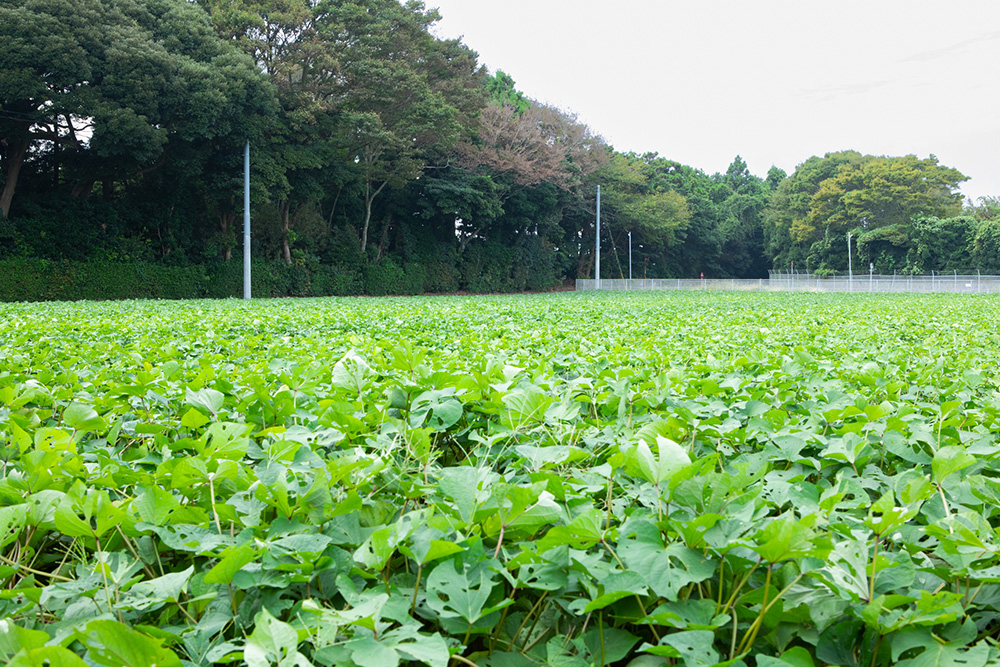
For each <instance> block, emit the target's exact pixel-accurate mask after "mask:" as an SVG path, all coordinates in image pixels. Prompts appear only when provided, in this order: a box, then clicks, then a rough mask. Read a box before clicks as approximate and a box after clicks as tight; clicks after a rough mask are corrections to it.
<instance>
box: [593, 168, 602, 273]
mask: <svg viewBox="0 0 1000 667" xmlns="http://www.w3.org/2000/svg"><path fill="white" fill-rule="evenodd" d="M594 236H595V238H596V242H597V262H596V264H597V266H596V268H595V269H594V278H595V279H596V281H597V282H596V283H595V284H596V286H597V289H601V186H600V185H598V186H597V233H595V234H594Z"/></svg>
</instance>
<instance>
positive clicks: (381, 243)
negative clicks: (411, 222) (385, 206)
mask: <svg viewBox="0 0 1000 667" xmlns="http://www.w3.org/2000/svg"><path fill="white" fill-rule="evenodd" d="M390 227H392V216H391V215H390V216H389V218H388V219H387V220H386V221H385V227H383V228H382V236H381V238H379V240H378V252H376V253H375V261H376V262H377V261H379V260H380V259H382V258H383V257H385V254H384V251H385V243H386V241H388V240H389V228H390Z"/></svg>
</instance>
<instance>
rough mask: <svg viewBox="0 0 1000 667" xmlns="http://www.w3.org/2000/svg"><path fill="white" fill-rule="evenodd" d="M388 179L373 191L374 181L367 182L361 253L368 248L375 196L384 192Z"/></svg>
mask: <svg viewBox="0 0 1000 667" xmlns="http://www.w3.org/2000/svg"><path fill="white" fill-rule="evenodd" d="M386 183H388V181H382V185H380V186H378V188H376V189H375V192H372V182H371V181H366V182H365V221H364V223H362V225H361V253H362V254H364V252H365V250H366V249H367V248H368V225H369V223H371V221H372V202H373V201H375V197H378V195H379V193H380V192H382V188H384V187H385V185H386Z"/></svg>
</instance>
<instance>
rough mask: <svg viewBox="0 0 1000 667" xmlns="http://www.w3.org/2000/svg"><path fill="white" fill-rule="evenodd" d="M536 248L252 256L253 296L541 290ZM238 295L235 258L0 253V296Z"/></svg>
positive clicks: (547, 277) (544, 282)
mask: <svg viewBox="0 0 1000 667" xmlns="http://www.w3.org/2000/svg"><path fill="white" fill-rule="evenodd" d="M539 256H540V253H538V252H537V249H536V248H525V247H515V248H508V247H503V246H500V245H499V244H495V245H492V244H482V245H472V246H470V247H469V248H467V249H466V251H465V253H464V255H463V256H462V257H460V258H458V257H456V258H455V259H456V263H455V264H449V263H447V262H445V261H441V260H440V259H436V260H435V261H433V262H430V263H429V264H425V263H421V262H416V261H408V262H405V263H401V262H399V261H397V260H396V259H394V258H392V257H385V258H382V259H380V260H378V261H377V262H372V263H370V264H367V265H364V266H359V267H357V268H355V269H353V270H351V269H347V268H344V267H336V266H329V265H321V264H318V263H316V262H297V263H295V264H293V265H291V266H288V265H285V264H284V263H281V262H263V261H257V262H254V263H253V264H252V266H251V280H252V291H253V295H254V296H255V297H287V296H353V295H358V294H367V295H371V296H385V295H397V294H423V293H425V292H443V291H457V290H459V289H464V290H469V291H472V292H512V291H522V290H525V289H529V290H530V289H534V290H543V289H547V288H549V287H551V286H552V285H554V284H555V283H556V277H555V275H554V270H553V267H552V266H551V265H546V264H545V263H544V262H539V261H538V258H539ZM242 295H243V265H242V263H241V262H238V261H231V262H225V263H222V262H219V263H214V264H194V265H187V266H169V265H165V264H157V263H153V262H141V261H136V262H114V261H90V262H70V261H52V260H45V259H37V258H8V259H2V260H0V301H53V300H58V301H74V300H81V299H89V300H109V299H199V298H206V297H207V298H214V299H224V298H229V297H240V296H242Z"/></svg>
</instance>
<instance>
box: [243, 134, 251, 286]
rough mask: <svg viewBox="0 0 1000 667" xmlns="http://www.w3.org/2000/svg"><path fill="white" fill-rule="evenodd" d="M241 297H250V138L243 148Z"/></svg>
mask: <svg viewBox="0 0 1000 667" xmlns="http://www.w3.org/2000/svg"><path fill="white" fill-rule="evenodd" d="M243 298H244V299H249V298H250V140H249V139H248V140H247V144H246V146H244V148H243Z"/></svg>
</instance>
